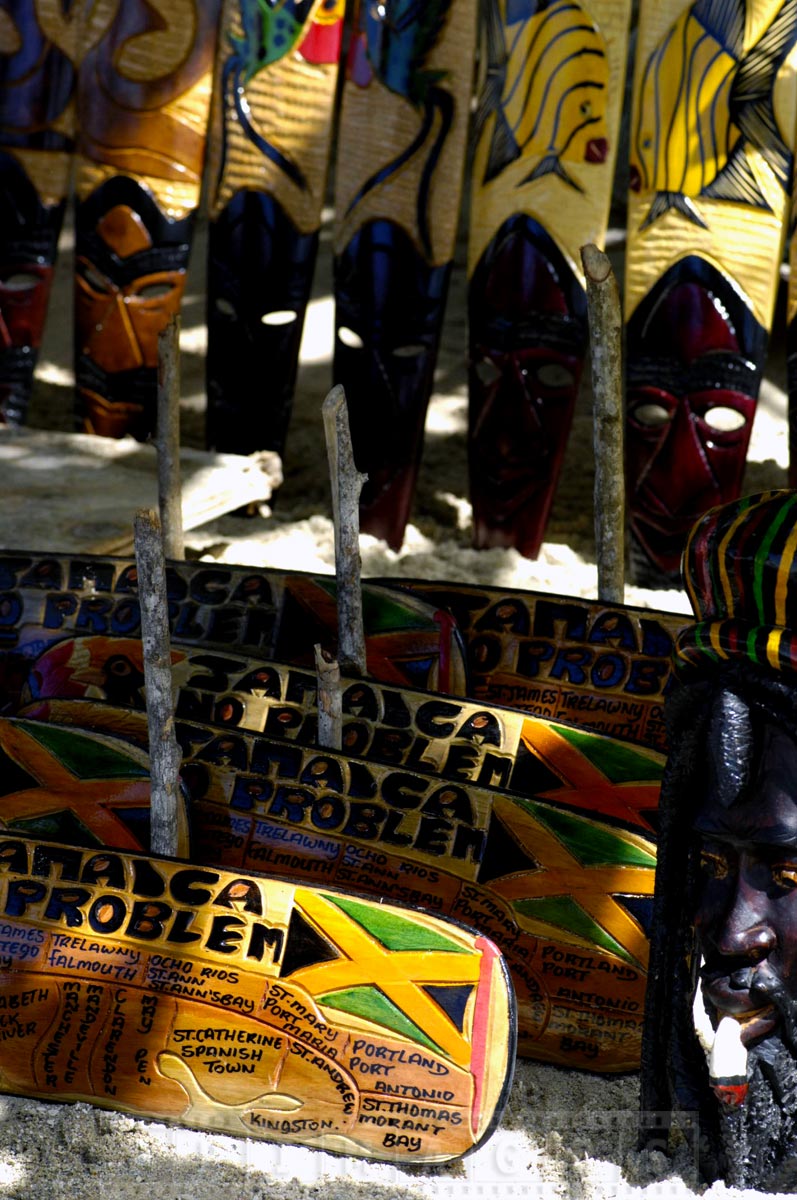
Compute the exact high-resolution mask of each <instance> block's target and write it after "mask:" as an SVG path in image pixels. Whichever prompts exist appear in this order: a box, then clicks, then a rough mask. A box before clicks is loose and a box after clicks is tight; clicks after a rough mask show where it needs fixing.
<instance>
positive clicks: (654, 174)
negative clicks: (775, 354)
mask: <svg viewBox="0 0 797 1200" xmlns="http://www.w3.org/2000/svg"><path fill="white" fill-rule="evenodd" d="M796 42H797V6H796V5H795V4H794V2H793V0H758V2H756V3H755V4H747V5H744V4H728V5H719V6H715V5H712V4H710V3H707V2H706V0H694V2H693V3H691V4H686V3H684V0H664V2H663V3H656V4H654V3H645V4H643V5H642V6H641V9H640V23H639V35H638V44H637V54H636V71H635V80H634V107H633V115H632V125H631V149H630V155H631V176H630V182H631V192H630V194H629V205H628V250H627V256H626V274H625V284H626V287H625V297H626V299H625V310H626V321H627V346H628V354H627V364H628V365H627V388H628V425H627V433H626V454H627V467H628V473H629V500H630V512H631V528H632V532H633V535H634V543H635V546H636V548H637V551H638V553H639V558H640V562H641V564H642V569H643V570H644V564H645V562H647V563H648V564H652V565H653V567H654V568H655V570H656V571H657V572H658V573H659V577H660V575H661V573H664V574H665V575H668V576H669V577H671V578H672V579H675V580H677V579H678V577H679V566H680V558H681V553H682V551H683V549H684V545H685V542H686V537H687V534H688V533H689V531H690V530H691V528H692V526H693V524H694V523H695V521H696V520H697V519H698V517H699V516H701V514H702V513H704V512H705V511H706V510H708V509H709V508H712V507H714V506H715V505H718V504H721V503H724V502H725V501H728V500H731V499H734V498H735V497H737V496H738V495H739V491H740V488H741V483H742V475H743V471H744V465H745V456H746V453H747V446H748V443H749V440H750V431H751V428H752V421H753V414H754V411H755V405H756V400H757V396H758V388H759V384H760V380H761V375H762V372H763V367H764V358H765V353H766V347H767V341H768V336H769V330H770V327H771V323H772V314H773V308H774V303H775V294H776V290H777V283H778V275H779V266H780V261H781V257H782V251H783V242H784V236H785V221H786V216H787V208H788V202H789V188H790V180H791V173H792V165H793V153H792V148H793V144H794V129H795V106H796V105H797V76H795V71H794V66H795V43H796Z"/></svg>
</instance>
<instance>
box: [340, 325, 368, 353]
mask: <svg viewBox="0 0 797 1200" xmlns="http://www.w3.org/2000/svg"><path fill="white" fill-rule="evenodd" d="M338 338H339V340H340V341H341V342H343V345H344V346H348V347H349V349H350V350H362V349H363V346H364V344H365V343H364V342H363V340H362V338H361V337H360V335H359V333H355V332H354V330H353V329H349V327H348V325H341V327H340V329H339V330H338Z"/></svg>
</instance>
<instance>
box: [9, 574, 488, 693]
mask: <svg viewBox="0 0 797 1200" xmlns="http://www.w3.org/2000/svg"><path fill="white" fill-rule="evenodd" d="M166 583H167V591H168V598H169V613H170V627H171V635H172V640H173V642H174V643H177V644H186V645H195V644H202V645H206V646H208V647H214V648H216V649H229V648H230V647H234V648H235V651H236V652H240V653H248V654H257V655H259V656H261V657H264V658H272V657H273V658H277V659H280V660H282V661H286V662H294V663H296V664H298V665H304V666H308V665H310V664H312V663H313V645H314V643H316V642H320V643H322V644H323V645H325V646H329V647H331V648H332V647H334V646H335V645H336V644H337V607H336V602H335V595H336V585H335V580H334V578H332V577H331V576H312V575H304V574H302V573H301V572H274V571H265V570H261V569H259V568H257V567H228V566H225V565H222V564H208V563H186V562H174V563H170V564H169V565H168V567H167V570H166ZM363 616H364V622H365V633H366V646H367V654H368V669H369V672H370V673H371V674H373V675H375V676H377V677H379V678H381V679H383V680H385V681H387V682H393V683H401V684H405V685H406V684H413V685H415V686H416V687H425V688H432V689H439V690H441V691H446V692H456V693H464V692H465V690H466V689H465V674H464V652H463V649H462V647H461V644H460V642H459V640H458V637H457V633H456V628H455V625H454V622H453V620H452V619H451V617H450V616H449V614H448V613H445V612H442V611H439V610H438V609H435V608H433V607H431V606H430V605H428V604H426V603H425V602H424V601H423V600H421V599H418V598H417V597H414V596H409V595H405V594H403V593H396V592H394V591H393V590H392V589H390V588H386V587H384V586H382V585H377V586H372V585H370V584H366V585H365V586H364V588H363ZM140 629H141V620H140V610H139V603H138V588H137V582H136V568H135V563H134V562H133V561H132V560H131V559H121V558H110V557H99V556H94V555H74V556H69V555H64V556H55V555H47V554H30V553H26V552H20V553H13V552H12V553H6V554H0V651H2V664H1V665H0V693H3V694H5V697H6V699H7V700H10V701H11V702H12V703H15V702H16V698H18V695H19V689H20V687H21V685H22V682H23V681H24V679H25V677H26V676H27V673H28V669H29V666H30V663H31V661H32V659H34V658H36V657H38V655H39V654H41V652H42V651H43V650H44V649H46V647H47V646H49V645H52V644H53V643H54V642H57V641H60V640H62V639H63V638H65V637H73V636H75V635H81V636H82V635H86V634H111V635H113V636H121V637H139V636H140Z"/></svg>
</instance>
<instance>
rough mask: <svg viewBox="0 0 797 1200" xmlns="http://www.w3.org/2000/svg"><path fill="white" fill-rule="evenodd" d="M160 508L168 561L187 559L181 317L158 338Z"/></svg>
mask: <svg viewBox="0 0 797 1200" xmlns="http://www.w3.org/2000/svg"><path fill="white" fill-rule="evenodd" d="M157 445H158V506H159V508H160V518H161V525H162V527H163V549H164V553H165V555H166V557H167V558H179V559H182V558H185V539H184V536H183V495H182V492H183V489H182V483H181V480H180V317H179V315H175V316H173V317H172V319H171V320H170V321H169V324H168V325H167V326H166V328H165V329H162V330H161V332H160V334H159V335H158V435H157Z"/></svg>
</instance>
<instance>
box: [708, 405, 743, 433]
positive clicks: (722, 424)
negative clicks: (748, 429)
mask: <svg viewBox="0 0 797 1200" xmlns="http://www.w3.org/2000/svg"><path fill="white" fill-rule="evenodd" d="M703 420H704V421H705V422H706V424H707V425H710V426H711V428H712V429H716V430H717V432H718V433H735V432H736V430H737V429H741V428H742V427H743V426H744V425H746V424H747V421H746V419H745V417H744V416H743V415H742V413H740V412H738V411H737V409H735V408H728V406H727V405H725V404H717V405H715V406H714V408H709V409H708V410H707V411H706V412H705V413H704V414H703Z"/></svg>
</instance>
